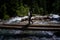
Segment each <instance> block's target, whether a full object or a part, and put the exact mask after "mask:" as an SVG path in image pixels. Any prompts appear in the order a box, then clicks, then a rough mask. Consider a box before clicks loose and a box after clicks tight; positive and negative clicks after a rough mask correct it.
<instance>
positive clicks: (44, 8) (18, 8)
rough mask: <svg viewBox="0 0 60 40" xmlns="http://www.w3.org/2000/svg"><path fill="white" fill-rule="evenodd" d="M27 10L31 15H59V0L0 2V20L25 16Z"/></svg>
mask: <svg viewBox="0 0 60 40" xmlns="http://www.w3.org/2000/svg"><path fill="white" fill-rule="evenodd" d="M31 8H32V9H31ZM29 9H31V11H32V14H38V15H48V14H50V13H56V14H59V15H60V10H59V9H60V0H0V19H8V18H10V17H15V16H25V15H27V13H28V12H29Z"/></svg>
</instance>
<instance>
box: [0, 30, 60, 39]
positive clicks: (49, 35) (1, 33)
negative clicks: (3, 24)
mask: <svg viewBox="0 0 60 40" xmlns="http://www.w3.org/2000/svg"><path fill="white" fill-rule="evenodd" d="M59 33H60V32H59V31H58V32H57V31H33V30H25V31H22V30H10V29H0V40H60V36H58V35H60V34H59ZM24 34H25V35H24ZM57 34H58V35H57ZM21 35H22V36H21Z"/></svg>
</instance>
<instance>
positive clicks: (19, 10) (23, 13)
mask: <svg viewBox="0 0 60 40" xmlns="http://www.w3.org/2000/svg"><path fill="white" fill-rule="evenodd" d="M28 11H29V8H28V7H27V6H23V5H21V6H20V7H18V8H17V10H16V12H17V15H18V16H26V15H27V13H28Z"/></svg>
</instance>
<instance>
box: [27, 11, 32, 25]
mask: <svg viewBox="0 0 60 40" xmlns="http://www.w3.org/2000/svg"><path fill="white" fill-rule="evenodd" d="M28 16H29V17H28V18H29V19H28V20H29V24H30V22H32V24H33V21H32V19H31V17H32V11H30V12H29V13H28Z"/></svg>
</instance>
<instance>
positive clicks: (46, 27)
mask: <svg viewBox="0 0 60 40" xmlns="http://www.w3.org/2000/svg"><path fill="white" fill-rule="evenodd" d="M0 29H18V30H46V31H51V30H52V31H60V24H45V25H43V24H41V25H38V24H37V25H36V24H30V25H29V24H21V25H20V24H0Z"/></svg>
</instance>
